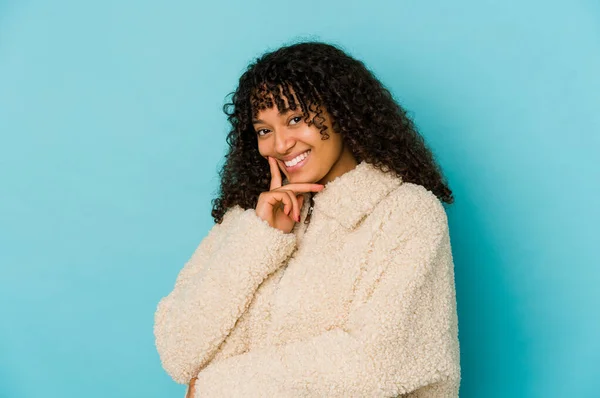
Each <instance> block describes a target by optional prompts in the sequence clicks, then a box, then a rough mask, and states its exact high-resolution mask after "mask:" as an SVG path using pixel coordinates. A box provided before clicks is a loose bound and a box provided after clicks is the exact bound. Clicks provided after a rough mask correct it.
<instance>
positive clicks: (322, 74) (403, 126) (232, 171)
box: [212, 42, 454, 223]
mask: <svg viewBox="0 0 600 398" xmlns="http://www.w3.org/2000/svg"><path fill="white" fill-rule="evenodd" d="M230 95H231V96H232V97H231V102H229V103H226V104H225V105H224V106H223V111H224V112H225V114H226V115H227V118H228V120H229V122H230V123H231V130H230V132H229V133H228V135H227V144H228V145H229V151H228V153H227V154H226V155H225V164H224V165H223V168H222V169H221V171H220V172H219V175H220V179H221V185H220V192H219V196H218V197H217V198H215V199H213V201H212V204H213V209H212V217H213V218H214V220H215V222H216V223H221V221H222V219H223V215H224V214H225V213H226V211H227V210H228V209H229V208H231V207H233V206H235V205H240V206H241V207H242V208H244V209H250V208H254V207H256V203H257V201H258V196H259V195H260V193H261V192H264V191H268V190H269V185H270V180H271V173H270V168H269V163H268V161H267V160H266V159H265V158H264V157H263V156H262V155H261V154H260V153H259V151H258V142H257V136H256V132H255V131H254V127H253V124H252V120H253V118H256V115H257V114H258V112H259V111H260V110H263V109H266V108H272V107H273V106H274V105H275V106H277V108H278V110H283V109H285V102H284V100H283V97H285V98H286V100H287V104H288V108H289V109H292V110H295V109H297V107H298V106H299V107H300V108H301V110H302V112H303V114H304V118H305V122H307V123H308V124H309V125H312V124H314V125H315V126H316V127H317V128H319V130H320V132H321V135H322V139H327V138H328V137H329V135H328V132H327V126H325V125H324V124H323V121H324V120H325V119H324V118H323V117H322V110H321V106H322V107H324V108H325V109H326V110H327V112H328V113H329V115H330V116H331V118H332V129H333V131H334V133H340V134H342V139H343V141H344V143H345V144H346V145H348V147H349V148H350V150H351V152H352V154H353V155H354V157H355V158H356V160H357V162H359V163H360V162H361V161H363V160H364V161H366V162H367V163H371V164H373V165H374V166H375V167H377V168H379V169H380V170H383V171H390V170H391V171H393V172H394V173H395V174H396V175H397V176H399V177H401V178H402V179H403V181H405V182H412V183H415V184H419V185H422V186H424V187H425V188H427V189H428V190H430V191H431V192H433V193H434V194H435V195H436V196H437V197H438V198H439V199H440V200H441V201H443V202H446V203H453V202H454V198H453V197H452V191H451V190H450V188H449V187H448V185H447V184H446V182H445V181H444V177H443V175H442V172H441V170H440V169H439V166H438V165H437V164H436V162H435V160H434V156H433V154H432V153H431V151H430V150H429V149H428V148H427V145H426V144H425V142H424V139H423V137H422V136H421V135H420V134H419V133H418V132H417V130H416V128H415V126H414V124H413V122H412V120H411V119H410V118H409V117H408V116H407V113H406V111H405V110H404V109H403V108H402V107H401V106H400V105H399V104H398V103H396V101H395V100H394V99H393V97H392V94H391V93H390V91H389V90H388V89H387V88H385V87H384V86H383V85H382V83H381V82H380V81H379V80H377V78H376V77H375V76H374V75H373V74H372V73H371V72H370V71H369V70H368V69H367V68H366V66H365V65H364V63H363V62H361V61H359V60H356V59H354V58H352V57H350V56H349V55H347V54H346V53H345V52H344V51H342V50H341V49H340V48H338V47H336V46H334V45H331V44H326V43H321V42H302V43H297V44H293V45H289V46H285V47H282V48H279V49H278V50H276V51H273V52H269V53H266V54H264V55H262V56H261V57H259V58H258V59H257V60H256V61H255V62H254V63H251V64H250V65H249V66H248V68H247V70H246V71H245V72H244V73H243V74H242V76H241V77H240V79H239V85H238V88H237V90H236V91H235V92H233V93H231V94H230ZM311 113H312V114H313V117H312V119H311V117H310V115H311Z"/></svg>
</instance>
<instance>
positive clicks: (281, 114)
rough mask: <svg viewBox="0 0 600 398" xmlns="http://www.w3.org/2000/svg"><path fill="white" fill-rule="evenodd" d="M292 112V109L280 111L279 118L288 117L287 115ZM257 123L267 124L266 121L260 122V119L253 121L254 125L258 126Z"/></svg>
mask: <svg viewBox="0 0 600 398" xmlns="http://www.w3.org/2000/svg"><path fill="white" fill-rule="evenodd" d="M290 112H291V109H290V108H285V109H282V110H280V111H279V112H278V115H279V116H285V115H287V114H288V113H290ZM257 123H266V122H265V121H263V120H260V119H253V120H252V124H257Z"/></svg>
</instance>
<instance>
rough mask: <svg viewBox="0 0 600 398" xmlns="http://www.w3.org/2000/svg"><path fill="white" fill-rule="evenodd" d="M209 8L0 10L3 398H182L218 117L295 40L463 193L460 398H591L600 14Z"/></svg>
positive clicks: (598, 280)
mask: <svg viewBox="0 0 600 398" xmlns="http://www.w3.org/2000/svg"><path fill="white" fill-rule="evenodd" d="M84 3H85V4H84ZM202 3H203V2H197V1H192V0H186V1H179V2H169V1H166V0H165V1H157V0H153V1H115V0H112V1H97V2H81V1H74V0H73V1H64V0H62V1H59V0H56V1H53V2H42V1H34V0H31V1H0V134H1V136H0V267H1V268H0V318H1V322H2V323H1V325H2V326H1V327H0V397H23V398H28V397H39V396H44V397H78V396H86V397H89V398H95V397H98V398H100V397H101V398H104V397H166V396H172V397H176V396H183V393H184V387H183V386H181V385H177V384H175V383H174V382H172V381H171V380H170V378H169V377H168V376H167V375H166V373H164V371H163V370H162V368H161V366H160V362H159V358H158V355H157V353H156V351H155V348H154V345H153V344H154V340H153V335H152V325H153V315H154V310H155V307H156V304H157V302H158V300H159V299H160V298H161V297H162V296H164V295H166V294H167V293H168V292H169V291H170V289H171V288H172V286H173V283H174V280H175V276H176V275H177V272H178V271H179V269H180V268H181V267H182V266H183V263H184V262H185V261H186V260H187V258H188V257H189V256H190V255H191V253H192V251H193V250H194V249H195V247H196V245H197V244H198V243H199V241H200V240H201V239H202V238H203V237H204V235H205V234H206V232H207V231H208V229H209V228H210V226H211V223H212V219H211V217H210V199H211V198H212V197H213V193H214V191H215V190H216V188H217V184H218V180H217V169H218V166H219V165H220V164H221V162H222V155H223V153H224V150H225V141H224V137H225V133H226V131H227V124H226V120H225V116H224V115H223V114H222V112H221V106H222V104H223V102H224V98H225V96H226V94H227V93H229V92H230V91H232V90H233V89H234V88H235V84H236V82H237V78H238V76H239V74H240V73H241V71H242V70H243V69H244V68H245V66H246V64H247V63H248V62H249V61H251V60H252V59H253V58H254V57H256V56H258V55H259V54H261V53H262V52H263V51H265V50H268V49H274V48H276V47H277V46H279V45H281V44H285V43H290V42H292V41H294V40H297V39H321V40H325V41H330V42H332V43H337V44H340V45H342V46H343V47H344V48H345V49H346V50H347V51H348V52H350V53H351V54H353V55H354V56H356V57H358V58H360V59H362V60H364V61H365V62H366V63H367V64H368V65H369V66H370V67H371V68H372V70H373V71H374V72H375V73H376V74H377V75H378V76H379V77H380V78H381V79H382V81H383V82H384V83H385V84H386V85H387V86H388V87H389V88H390V89H391V90H392V92H393V93H394V94H395V96H396V97H397V99H398V100H399V101H400V103H401V104H402V105H404V106H405V107H406V108H407V109H408V110H409V111H410V112H411V115H412V116H413V118H414V120H415V122H416V123H417V125H418V126H419V128H420V130H421V132H422V134H423V135H424V136H425V137H426V139H427V141H428V142H429V144H430V146H431V147H432V148H433V150H434V151H435V153H436V155H437V158H438V160H439V162H440V163H441V165H442V167H443V169H444V171H445V173H446V175H447V177H448V179H449V183H450V186H451V188H452V189H453V190H454V193H455V196H456V204H455V205H453V206H451V207H449V208H448V214H449V217H450V223H451V225H450V227H451V236H452V243H453V248H454V256H455V263H456V284H457V294H458V305H459V321H460V339H461V347H462V368H463V383H462V390H461V397H487V398H495V397H503V398H504V397H564V396H570V397H592V396H598V395H597V394H598V391H599V390H600V381H599V379H598V366H599V364H600V339H599V338H598V337H599V336H600V316H599V315H598V309H597V305H598V303H600V293H598V289H597V287H598V285H600V269H599V267H598V265H599V261H598V256H597V252H596V251H593V250H592V243H596V245H597V244H598V243H600V239H599V233H598V231H597V227H598V225H599V224H600V214H599V210H598V208H599V206H598V195H599V194H600V188H599V184H600V167H599V166H600V164H599V160H598V158H599V154H600V151H599V146H600V112H599V109H600V40H599V38H600V4H599V3H598V2H595V1H592V0H590V1H566V0H563V1H515V0H510V1H508V0H507V1H491V0H488V1H482V0H459V1H453V2H449V1H416V0H413V1H377V0H374V1H371V2H370V4H371V5H369V6H366V3H367V2H364V1H350V0H337V1H313V0H307V1H304V2H294V3H292V2H290V3H286V5H281V4H279V2H277V1H271V0H269V1H265V0H262V1H260V2H245V1H228V2H223V3H221V2H212V3H211V4H210V5H202Z"/></svg>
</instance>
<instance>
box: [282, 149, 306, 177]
mask: <svg viewBox="0 0 600 398" xmlns="http://www.w3.org/2000/svg"><path fill="white" fill-rule="evenodd" d="M311 152H312V151H311V150H310V149H309V150H308V151H306V152H304V154H302V155H301V156H304V158H303V159H301V160H300V161H296V163H293V164H292V165H290V166H288V165H287V164H285V162H283V161H282V163H283V166H284V167H285V170H286V171H288V172H290V173H291V172H294V171H296V170H299V169H300V168H302V166H304V165H305V164H306V162H307V161H308V159H309V158H310V154H311Z"/></svg>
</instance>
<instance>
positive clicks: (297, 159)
mask: <svg viewBox="0 0 600 398" xmlns="http://www.w3.org/2000/svg"><path fill="white" fill-rule="evenodd" d="M309 152H310V149H309V150H308V151H306V152H304V153H302V154H300V155H298V156H296V157H295V158H294V159H292V160H290V161H289V162H283V163H285V165H286V166H287V167H293V166H295V165H297V164H298V163H299V162H301V161H302V160H304V158H306V157H307V156H308V153H309Z"/></svg>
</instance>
